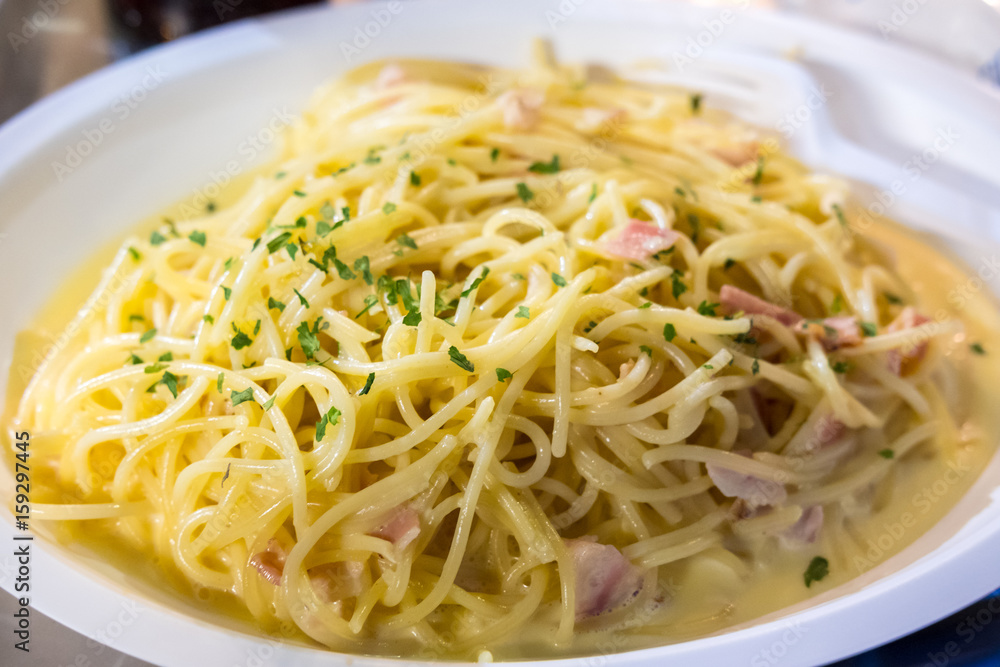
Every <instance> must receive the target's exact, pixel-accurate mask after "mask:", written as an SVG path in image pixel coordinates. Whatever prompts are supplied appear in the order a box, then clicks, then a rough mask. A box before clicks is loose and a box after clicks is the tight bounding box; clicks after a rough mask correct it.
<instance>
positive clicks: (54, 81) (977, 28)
mask: <svg viewBox="0 0 1000 667" xmlns="http://www.w3.org/2000/svg"><path fill="white" fill-rule="evenodd" d="M205 1H207V0H205ZM738 1H740V0H717V1H716V2H715V4H733V3H735V2H738ZM709 2H711V0H709ZM700 4H708V2H705V1H704V0H702V1H701V2H700ZM754 4H756V5H760V6H763V7H769V8H777V9H782V10H785V11H791V12H797V13H804V14H809V15H812V16H815V17H818V18H821V19H822V20H826V21H830V22H834V23H839V24H841V25H847V26H850V27H853V28H855V29H860V30H867V31H868V32H872V33H876V34H877V33H878V32H879V31H880V30H884V29H885V27H884V25H882V26H881V27H880V23H879V21H880V17H884V16H887V15H889V14H890V12H891V11H892V9H893V7H894V6H895V5H896V4H898V2H896V0H842V1H841V2H836V3H834V2H823V0H754ZM920 4H921V5H922V6H923V7H924V9H922V11H921V12H920V13H918V14H917V15H915V16H914V17H913V18H914V20H911V21H909V22H908V23H907V24H906V25H905V26H904V27H903V28H902V29H900V30H898V31H897V32H896V33H894V34H893V38H894V39H896V40H898V41H900V42H905V43H908V44H910V45H911V46H916V47H917V48H921V49H923V50H926V51H930V52H932V53H935V54H937V55H938V56H939V57H941V58H944V59H946V60H950V61H951V62H953V63H955V64H957V65H959V66H960V67H964V68H967V69H970V70H974V71H976V72H978V74H979V75H980V76H981V77H982V78H983V79H984V80H985V81H987V82H989V83H990V84H992V85H996V86H998V87H1000V12H998V11H997V9H996V8H997V7H1000V0H982V1H981V0H920ZM42 6H43V5H42V3H40V2H39V1H38V0H0V36H6V37H5V39H4V41H6V42H8V44H4V45H0V123H2V122H3V121H5V120H7V119H8V118H10V117H11V116H13V115H14V114H16V113H17V112H19V111H20V110H22V109H24V108H25V107H27V106H28V105H30V104H31V103H32V102H34V101H35V100H38V99H40V98H42V97H44V96H46V95H48V94H49V93H51V92H53V91H55V90H58V89H59V88H61V87H63V86H65V85H66V84H68V83H70V82H72V81H74V80H76V79H78V78H80V77H82V76H84V75H85V74H88V73H90V72H92V71H94V70H97V69H99V68H101V67H103V66H105V65H107V64H109V63H111V62H113V61H115V60H117V59H119V58H122V57H125V56H127V55H129V53H130V48H129V46H128V45H127V44H126V43H125V42H124V41H123V40H122V39H121V38H120V36H118V35H117V34H116V32H115V30H114V28H113V26H112V24H111V21H110V17H109V16H108V13H107V10H106V7H105V2H104V1H103V0H72V1H68V0H59V1H58V2H52V3H48V4H47V5H46V6H52V7H57V8H58V9H57V10H56V11H54V12H48V13H46V12H43V13H41V14H40V13H39V12H41V11H42ZM12 34H13V35H28V36H27V37H26V38H25V39H24V40H19V39H16V38H14V39H12V38H11V37H10V36H11V35H12ZM883 36H884V35H883ZM6 564H7V563H6V561H4V562H2V563H0V576H3V574H4V573H3V569H4V567H5V565H6ZM15 606H16V602H15V600H14V598H13V597H12V596H11V595H9V594H8V593H6V592H4V591H0V637H11V636H12V633H13V630H14V626H15V619H14V617H13V615H12V614H13V611H14V609H15ZM32 613H33V617H32V639H33V641H32V643H31V646H32V650H31V653H30V654H25V653H23V652H21V651H17V650H15V649H14V648H13V647H12V642H10V641H6V640H4V641H3V642H0V665H3V666H5V667H21V666H29V665H30V666H38V665H44V666H46V667H49V666H52V667H94V666H101V667H104V666H107V667H145V666H147V665H149V664H150V663H147V662H145V661H142V660H138V659H136V658H132V657H130V656H126V655H124V654H122V653H120V652H118V651H116V650H114V647H113V644H111V645H104V644H102V643H100V642H99V641H97V640H96V639H94V638H90V637H85V636H83V635H80V634H78V633H76V632H74V631H72V630H70V629H68V628H66V627H64V626H62V625H60V624H59V623H57V622H56V621H54V620H52V619H50V618H48V617H46V616H44V615H42V614H40V613H38V612H34V611H33V612H32ZM998 617H1000V591H998V592H997V593H996V594H994V596H992V597H989V598H986V599H984V600H982V601H980V602H978V603H977V604H975V605H973V606H971V607H969V608H967V609H964V610H962V611H961V612H959V613H957V614H954V615H953V616H950V617H948V618H946V619H944V620H942V621H940V622H938V623H936V624H934V625H932V626H930V627H928V628H925V629H924V630H921V631H919V632H916V633H914V634H913V635H911V636H909V637H906V638H904V639H901V640H899V641H896V642H892V643H890V644H888V645H886V646H883V647H881V648H879V649H876V650H873V651H870V652H868V653H865V654H863V655H860V656H856V657H854V658H850V659H848V660H845V661H842V662H839V663H836V665H835V666H831V667H883V666H884V667H890V666H891V667H925V666H928V667H929V666H936V667H943V666H945V665H948V666H961V667H1000V623H996V624H994V623H993V621H994V619H995V618H998Z"/></svg>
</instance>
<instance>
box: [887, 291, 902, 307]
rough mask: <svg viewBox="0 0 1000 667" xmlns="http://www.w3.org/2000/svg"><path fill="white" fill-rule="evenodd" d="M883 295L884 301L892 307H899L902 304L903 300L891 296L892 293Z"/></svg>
mask: <svg viewBox="0 0 1000 667" xmlns="http://www.w3.org/2000/svg"><path fill="white" fill-rule="evenodd" d="M884 294H885V300H886V301H888V302H889V303H891V304H892V305H894V306H899V305H901V304H902V303H903V300H902V299H901V298H899V297H898V296H896V295H895V294H893V293H892V292H884Z"/></svg>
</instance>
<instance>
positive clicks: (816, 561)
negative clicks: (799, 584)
mask: <svg viewBox="0 0 1000 667" xmlns="http://www.w3.org/2000/svg"><path fill="white" fill-rule="evenodd" d="M828 574H830V562H829V561H828V560H827V559H825V558H823V557H822V556H816V557H815V558H813V559H812V561H811V562H810V563H809V567H807V568H806V571H805V574H804V575H803V579H804V580H805V582H806V588H809V587H810V586H811V585H812V583H813V582H814V581H823V579H824V578H825V577H826V575H828Z"/></svg>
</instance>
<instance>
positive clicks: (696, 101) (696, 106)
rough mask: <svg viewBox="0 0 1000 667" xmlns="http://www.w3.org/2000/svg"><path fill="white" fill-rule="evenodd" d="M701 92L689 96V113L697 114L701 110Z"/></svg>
mask: <svg viewBox="0 0 1000 667" xmlns="http://www.w3.org/2000/svg"><path fill="white" fill-rule="evenodd" d="M701 99H702V95H701V93H695V94H694V95H692V96H691V97H690V102H691V113H692V114H694V115H697V114H698V113H699V112H700V111H701Z"/></svg>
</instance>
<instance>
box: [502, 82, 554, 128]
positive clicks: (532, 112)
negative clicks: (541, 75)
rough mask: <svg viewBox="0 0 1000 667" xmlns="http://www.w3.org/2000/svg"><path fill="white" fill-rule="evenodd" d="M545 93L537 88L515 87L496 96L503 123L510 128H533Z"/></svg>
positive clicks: (536, 123) (539, 115) (536, 122)
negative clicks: (501, 111)
mask: <svg viewBox="0 0 1000 667" xmlns="http://www.w3.org/2000/svg"><path fill="white" fill-rule="evenodd" d="M544 101H545V95H543V94H542V93H541V92H539V91H537V90H528V89H524V88H515V89H513V90H508V91H507V92H505V93H504V94H502V95H501V96H500V97H498V98H497V104H498V105H499V106H500V109H502V110H503V124H504V125H505V126H506V127H507V129H510V130H533V129H535V126H536V125H538V121H539V118H540V117H541V114H539V110H540V109H541V108H542V103H543V102H544Z"/></svg>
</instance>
